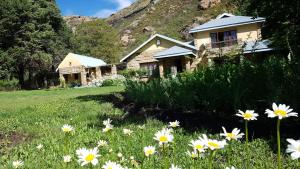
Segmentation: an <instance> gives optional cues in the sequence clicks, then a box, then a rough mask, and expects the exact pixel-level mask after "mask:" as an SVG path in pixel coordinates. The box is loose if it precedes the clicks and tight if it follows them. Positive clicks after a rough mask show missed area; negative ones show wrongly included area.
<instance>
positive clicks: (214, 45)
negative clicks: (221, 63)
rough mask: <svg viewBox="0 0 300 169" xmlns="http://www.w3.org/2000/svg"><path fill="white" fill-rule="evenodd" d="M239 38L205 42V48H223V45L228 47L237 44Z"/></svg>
mask: <svg viewBox="0 0 300 169" xmlns="http://www.w3.org/2000/svg"><path fill="white" fill-rule="evenodd" d="M238 42H239V40H237V39H233V40H226V41H218V42H212V43H209V44H207V46H206V47H207V48H223V47H230V46H233V45H237V44H238Z"/></svg>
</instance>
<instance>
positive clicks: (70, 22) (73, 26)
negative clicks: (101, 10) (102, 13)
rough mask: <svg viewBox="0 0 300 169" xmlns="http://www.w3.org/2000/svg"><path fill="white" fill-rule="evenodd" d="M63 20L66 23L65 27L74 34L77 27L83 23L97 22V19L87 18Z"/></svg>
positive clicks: (67, 18)
mask: <svg viewBox="0 0 300 169" xmlns="http://www.w3.org/2000/svg"><path fill="white" fill-rule="evenodd" d="M63 19H64V20H65V21H66V23H67V25H68V26H69V27H70V28H71V29H72V31H73V32H75V30H76V28H77V26H79V25H80V24H82V23H84V22H89V21H94V20H97V19H98V18H97V17H89V16H64V17H63Z"/></svg>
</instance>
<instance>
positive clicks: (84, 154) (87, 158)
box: [78, 148, 100, 166]
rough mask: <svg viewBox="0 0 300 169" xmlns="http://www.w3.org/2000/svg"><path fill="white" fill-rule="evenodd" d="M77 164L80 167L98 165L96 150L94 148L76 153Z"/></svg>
mask: <svg viewBox="0 0 300 169" xmlns="http://www.w3.org/2000/svg"><path fill="white" fill-rule="evenodd" d="M78 154H79V155H78V158H79V160H78V162H79V163H81V166H84V165H87V164H89V163H91V164H92V165H94V166H95V165H97V164H98V159H97V157H99V156H100V155H98V149H97V148H94V149H90V150H87V149H83V150H81V151H79V152H78Z"/></svg>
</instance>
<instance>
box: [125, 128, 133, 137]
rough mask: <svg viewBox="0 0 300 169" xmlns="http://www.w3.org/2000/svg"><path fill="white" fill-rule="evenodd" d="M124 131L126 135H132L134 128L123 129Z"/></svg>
mask: <svg viewBox="0 0 300 169" xmlns="http://www.w3.org/2000/svg"><path fill="white" fill-rule="evenodd" d="M123 133H124V134H125V135H129V136H130V135H131V134H132V133H133V131H132V130H129V129H123Z"/></svg>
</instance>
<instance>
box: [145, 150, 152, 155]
mask: <svg viewBox="0 0 300 169" xmlns="http://www.w3.org/2000/svg"><path fill="white" fill-rule="evenodd" d="M153 153H154V152H153V150H147V151H146V154H147V155H151V154H153Z"/></svg>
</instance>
